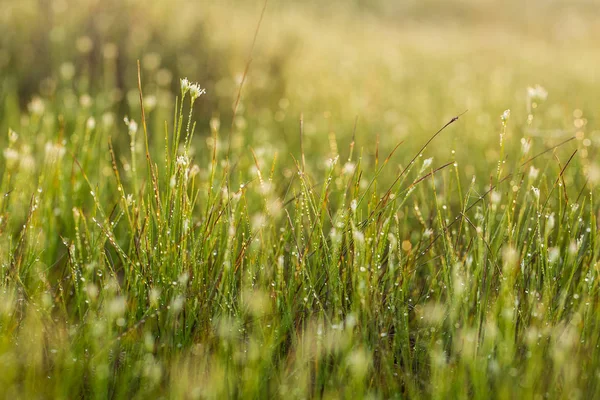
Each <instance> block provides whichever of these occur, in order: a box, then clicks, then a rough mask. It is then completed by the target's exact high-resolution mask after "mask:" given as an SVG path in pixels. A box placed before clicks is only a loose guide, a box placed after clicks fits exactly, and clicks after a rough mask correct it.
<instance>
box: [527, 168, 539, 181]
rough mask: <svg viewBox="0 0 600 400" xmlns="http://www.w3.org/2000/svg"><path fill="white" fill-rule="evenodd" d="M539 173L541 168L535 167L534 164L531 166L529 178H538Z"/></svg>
mask: <svg viewBox="0 0 600 400" xmlns="http://www.w3.org/2000/svg"><path fill="white" fill-rule="evenodd" d="M539 173H540V170H539V169H537V168H535V167H534V166H533V165H532V166H531V167H529V179H531V180H535V179H537V177H538V175H539Z"/></svg>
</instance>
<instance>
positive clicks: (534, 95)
mask: <svg viewBox="0 0 600 400" xmlns="http://www.w3.org/2000/svg"><path fill="white" fill-rule="evenodd" d="M527 96H528V97H529V99H530V100H531V101H534V102H542V101H544V100H546V99H547V98H548V92H547V91H546V89H544V88H543V87H542V86H540V85H535V87H528V88H527Z"/></svg>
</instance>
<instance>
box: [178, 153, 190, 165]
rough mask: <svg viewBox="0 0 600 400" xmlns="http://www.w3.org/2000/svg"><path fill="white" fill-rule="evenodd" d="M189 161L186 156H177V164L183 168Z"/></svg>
mask: <svg viewBox="0 0 600 400" xmlns="http://www.w3.org/2000/svg"><path fill="white" fill-rule="evenodd" d="M189 163H190V160H189V159H188V158H187V157H186V156H178V157H177V166H178V167H182V168H185V167H187V166H188V164H189Z"/></svg>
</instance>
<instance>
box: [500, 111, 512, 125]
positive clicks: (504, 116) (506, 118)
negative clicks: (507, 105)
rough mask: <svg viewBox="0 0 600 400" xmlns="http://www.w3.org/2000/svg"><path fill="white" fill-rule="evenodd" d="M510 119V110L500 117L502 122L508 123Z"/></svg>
mask: <svg viewBox="0 0 600 400" xmlns="http://www.w3.org/2000/svg"><path fill="white" fill-rule="evenodd" d="M508 118H510V110H509V109H507V110H504V112H503V113H502V115H501V116H500V119H501V120H502V122H506V121H508Z"/></svg>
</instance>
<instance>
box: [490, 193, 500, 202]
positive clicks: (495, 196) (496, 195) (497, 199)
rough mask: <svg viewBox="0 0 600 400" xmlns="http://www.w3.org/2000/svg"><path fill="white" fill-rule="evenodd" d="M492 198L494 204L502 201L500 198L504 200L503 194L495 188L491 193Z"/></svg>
mask: <svg viewBox="0 0 600 400" xmlns="http://www.w3.org/2000/svg"><path fill="white" fill-rule="evenodd" d="M490 200H491V201H492V204H498V203H500V200H502V194H501V193H500V192H497V191H495V190H494V191H493V192H492V194H491V195H490Z"/></svg>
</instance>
